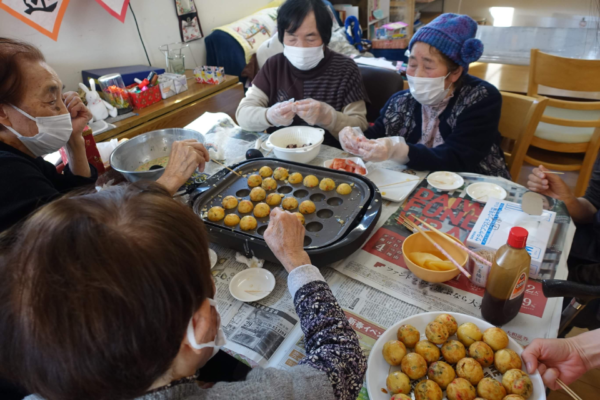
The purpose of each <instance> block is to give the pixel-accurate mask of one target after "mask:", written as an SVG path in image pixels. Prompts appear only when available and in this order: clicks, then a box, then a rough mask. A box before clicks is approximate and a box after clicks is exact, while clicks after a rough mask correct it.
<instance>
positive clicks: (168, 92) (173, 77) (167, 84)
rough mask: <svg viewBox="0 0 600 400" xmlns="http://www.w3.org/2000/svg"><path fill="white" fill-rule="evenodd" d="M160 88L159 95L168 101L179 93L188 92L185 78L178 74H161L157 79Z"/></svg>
mask: <svg viewBox="0 0 600 400" xmlns="http://www.w3.org/2000/svg"><path fill="white" fill-rule="evenodd" d="M158 83H159V86H160V95H161V96H162V98H163V99H168V98H169V97H171V96H175V95H176V94H179V93H181V92H185V91H186V90H188V84H187V78H186V76H185V75H179V74H162V75H159V77H158Z"/></svg>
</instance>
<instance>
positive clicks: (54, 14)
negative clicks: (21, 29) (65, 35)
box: [0, 0, 69, 40]
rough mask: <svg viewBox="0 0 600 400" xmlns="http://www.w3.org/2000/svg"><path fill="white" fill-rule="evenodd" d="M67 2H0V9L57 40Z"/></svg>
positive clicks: (6, 0) (60, 0) (50, 0)
mask: <svg viewBox="0 0 600 400" xmlns="http://www.w3.org/2000/svg"><path fill="white" fill-rule="evenodd" d="M68 5H69V0H0V8H1V9H3V10H4V11H6V12H7V13H9V14H10V15H12V16H13V17H15V18H18V19H20V20H21V21H23V22H25V23H26V24H27V25H29V26H31V27H32V28H34V29H36V30H38V31H39V32H41V33H43V34H44V35H46V36H48V37H49V38H50V39H52V40H57V38H58V31H59V30H60V25H61V23H62V19H63V17H64V15H65V11H66V10H67V6H68Z"/></svg>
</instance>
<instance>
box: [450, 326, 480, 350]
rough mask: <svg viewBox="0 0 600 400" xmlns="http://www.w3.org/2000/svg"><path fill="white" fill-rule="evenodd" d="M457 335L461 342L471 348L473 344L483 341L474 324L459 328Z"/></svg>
mask: <svg viewBox="0 0 600 400" xmlns="http://www.w3.org/2000/svg"><path fill="white" fill-rule="evenodd" d="M456 335H457V336H458V340H460V342H461V343H462V344H464V345H465V347H469V346H470V345H472V344H473V342H476V341H478V340H481V338H482V337H483V335H482V334H481V331H480V330H479V328H478V327H477V325H475V324H474V323H472V322H467V323H464V324H462V325H461V326H459V327H458V329H457V330H456Z"/></svg>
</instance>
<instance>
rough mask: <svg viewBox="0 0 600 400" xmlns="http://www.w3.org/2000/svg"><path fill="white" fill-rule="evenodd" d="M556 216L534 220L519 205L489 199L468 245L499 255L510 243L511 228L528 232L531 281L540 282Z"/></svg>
mask: <svg viewBox="0 0 600 400" xmlns="http://www.w3.org/2000/svg"><path fill="white" fill-rule="evenodd" d="M555 218H556V213H555V212H552V211H544V212H543V213H542V215H540V216H535V215H529V214H527V213H525V212H523V209H522V208H521V205H520V204H517V203H512V202H510V201H502V200H498V199H493V198H492V199H489V200H488V202H487V204H486V205H485V207H484V209H483V211H482V212H481V215H480V216H479V218H478V219H477V222H476V223H475V226H474V227H473V230H472V231H471V233H470V234H469V237H468V238H467V245H468V246H469V247H471V248H473V249H476V250H490V251H496V250H498V249H499V248H500V247H502V246H504V245H505V244H506V242H507V241H508V234H509V232H510V230H511V228H513V227H515V226H520V227H522V228H525V229H527V232H529V237H528V238H527V245H526V249H527V252H528V253H529V255H530V256H531V268H530V270H529V277H530V278H534V279H536V278H538V277H539V274H540V269H541V266H542V263H543V261H544V255H545V254H546V247H547V246H548V241H549V240H550V233H551V232H552V226H553V225H554V219H555Z"/></svg>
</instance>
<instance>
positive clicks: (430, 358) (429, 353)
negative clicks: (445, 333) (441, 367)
mask: <svg viewBox="0 0 600 400" xmlns="http://www.w3.org/2000/svg"><path fill="white" fill-rule="evenodd" d="M415 353H417V354H419V355H420V356H421V357H423V358H424V359H425V361H427V364H431V363H434V362H436V361H437V360H439V359H440V349H439V347H437V346H436V345H435V344H433V343H431V342H430V341H429V340H421V341H420V342H419V343H417V345H416V346H415Z"/></svg>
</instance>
